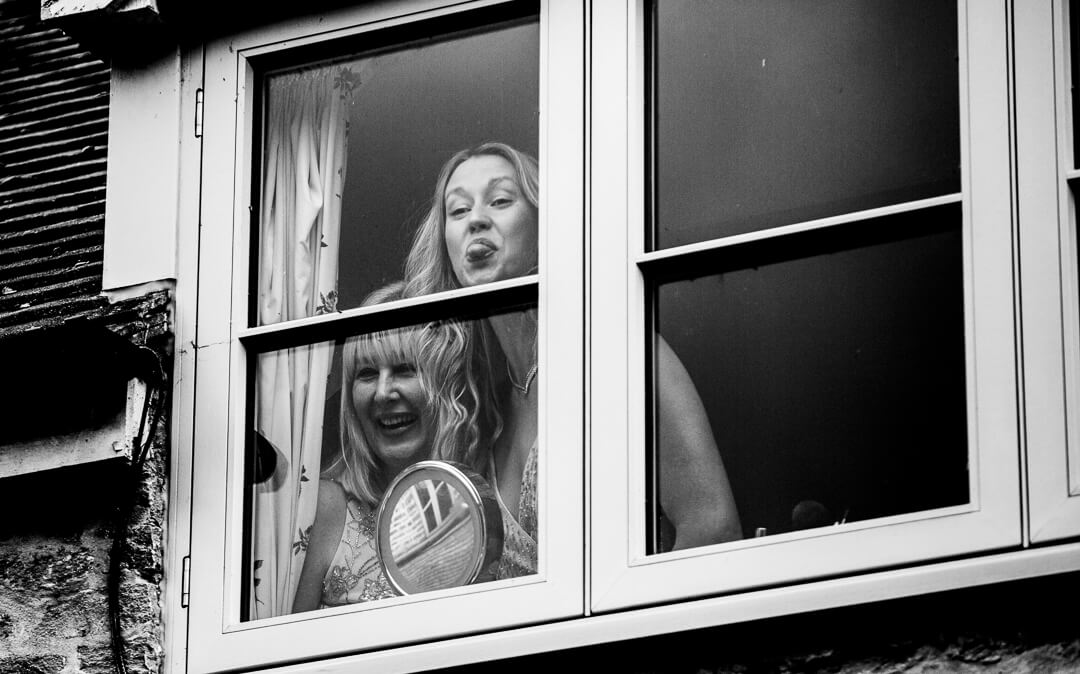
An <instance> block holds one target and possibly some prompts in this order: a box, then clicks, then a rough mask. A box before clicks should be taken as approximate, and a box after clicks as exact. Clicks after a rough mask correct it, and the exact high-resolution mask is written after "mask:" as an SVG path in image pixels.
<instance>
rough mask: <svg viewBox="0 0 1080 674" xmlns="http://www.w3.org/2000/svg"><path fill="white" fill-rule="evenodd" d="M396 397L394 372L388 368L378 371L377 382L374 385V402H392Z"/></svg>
mask: <svg viewBox="0 0 1080 674" xmlns="http://www.w3.org/2000/svg"><path fill="white" fill-rule="evenodd" d="M397 395H398V390H397V382H396V381H395V379H394V371H393V370H391V369H390V368H384V369H380V370H379V380H378V381H377V382H376V383H375V399H376V400H392V399H393V398H394V397H396V396H397Z"/></svg>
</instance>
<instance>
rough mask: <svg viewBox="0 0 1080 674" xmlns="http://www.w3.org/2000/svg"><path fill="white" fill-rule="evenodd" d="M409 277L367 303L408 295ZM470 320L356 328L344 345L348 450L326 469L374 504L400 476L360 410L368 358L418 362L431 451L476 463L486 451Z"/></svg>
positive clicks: (487, 431)
mask: <svg viewBox="0 0 1080 674" xmlns="http://www.w3.org/2000/svg"><path fill="white" fill-rule="evenodd" d="M404 288H405V284H404V282H401V281H398V282H395V283H391V284H389V285H387V286H385V287H383V288H380V289H379V290H376V291H375V292H373V293H371V294H370V295H368V297H367V298H365V300H364V302H363V306H370V305H372V304H379V303H381V302H389V301H392V300H397V299H401V298H402V297H404V296H405V295H404ZM469 344H470V342H469V337H468V326H467V325H463V324H462V323H460V322H458V321H453V320H446V321H433V322H430V323H426V324H423V325H418V326H409V327H404V328H395V329H392V330H385V331H381V332H375V333H368V334H363V335H354V336H352V337H349V338H348V339H347V340H345V345H344V348H343V350H342V380H341V416H340V419H341V452H340V453H339V456H338V458H337V459H336V460H335V461H334V462H333V463H331V465H330V466H329V467H328V468H327V469H326V470H325V471H324V476H325V477H329V478H331V479H336V480H337V481H339V482H340V483H341V485H342V487H343V488H344V489H345V491H346V493H348V494H349V495H351V496H352V497H353V498H356V499H358V500H360V501H362V502H364V503H365V504H367V505H368V506H369V507H375V506H376V505H377V504H378V502H379V499H381V498H382V494H383V492H384V491H385V490H386V487H387V486H388V485H389V483H390V481H391V480H393V478H394V477H395V476H394V475H389V474H387V470H386V465H385V464H384V462H383V461H382V459H381V458H380V457H379V456H378V455H377V454H376V453H375V451H374V449H373V447H372V443H371V442H370V441H369V439H368V438H367V436H366V435H365V433H364V430H363V426H362V425H361V424H360V419H359V418H358V417H357V414H356V401H355V400H354V398H353V391H352V389H353V385H352V383H353V381H354V379H355V378H356V374H357V370H358V364H359V363H361V362H370V361H372V360H374V361H376V362H387V363H411V364H414V365H415V367H416V374H417V378H418V380H419V382H420V388H421V391H422V392H423V394H424V404H425V405H426V406H427V409H428V411H429V412H430V416H431V421H432V426H433V428H434V434H433V437H432V438H431V447H430V453H429V455H428V456H425V457H422V458H425V459H426V458H433V457H434V458H443V459H453V460H456V461H465V462H467V463H469V464H472V465H475V464H476V463H479V462H480V461H482V459H483V457H484V456H486V449H487V448H486V446H482V443H483V442H484V441H485V439H486V438H490V437H491V432H492V430H493V429H492V427H491V422H490V421H489V420H488V418H487V417H486V416H485V415H484V414H483V413H482V412H481V409H483V407H484V406H483V405H480V404H479V403H478V401H479V400H481V399H482V398H483V395H482V393H481V386H480V385H479V384H478V383H477V382H478V380H480V378H479V377H477V376H476V375H475V373H474V372H473V370H472V368H471V367H470V366H469V363H470V360H471V359H469V358H468V357H467V356H468V350H469Z"/></svg>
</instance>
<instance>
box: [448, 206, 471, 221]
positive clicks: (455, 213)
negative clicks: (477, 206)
mask: <svg viewBox="0 0 1080 674" xmlns="http://www.w3.org/2000/svg"><path fill="white" fill-rule="evenodd" d="M447 212H448V213H449V214H450V217H452V218H460V217H463V216H464V215H465V214H466V213H468V212H469V209H468V207H467V206H452V207H450V208H449V209H447Z"/></svg>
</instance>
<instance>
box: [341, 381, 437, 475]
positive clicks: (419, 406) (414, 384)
mask: <svg viewBox="0 0 1080 674" xmlns="http://www.w3.org/2000/svg"><path fill="white" fill-rule="evenodd" d="M352 387H353V388H352V395H353V407H354V411H355V412H356V417H357V419H359V420H360V427H361V428H362V429H363V431H364V436H365V437H366V438H367V439H368V442H369V443H370V444H371V448H372V451H374V452H375V455H376V456H378V457H379V458H380V459H382V461H383V462H384V463H385V465H386V467H387V468H388V469H389V471H390V472H389V475H388V476H387V477H388V478H391V477H393V476H395V475H397V474H398V473H399V472H400V471H401V470H402V469H403V468H405V467H406V466H409V465H411V464H413V463H415V462H417V461H422V460H424V459H427V458H430V452H431V441H432V435H433V434H432V431H433V428H434V424H433V423H432V420H431V414H430V410H429V409H428V406H427V403H426V398H425V396H424V393H423V391H422V390H421V388H420V380H419V379H418V378H417V375H416V368H415V367H414V366H413V365H412V364H411V363H405V362H385V361H379V360H363V361H360V362H358V363H357V368H356V376H355V378H354V379H353V383H352Z"/></svg>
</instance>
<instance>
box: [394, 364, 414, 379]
mask: <svg viewBox="0 0 1080 674" xmlns="http://www.w3.org/2000/svg"><path fill="white" fill-rule="evenodd" d="M394 374H395V375H397V376H399V377H411V376H413V375H415V374H416V366H415V365H412V364H411V363H399V364H397V365H395V366H394Z"/></svg>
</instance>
